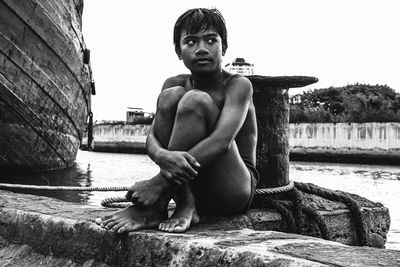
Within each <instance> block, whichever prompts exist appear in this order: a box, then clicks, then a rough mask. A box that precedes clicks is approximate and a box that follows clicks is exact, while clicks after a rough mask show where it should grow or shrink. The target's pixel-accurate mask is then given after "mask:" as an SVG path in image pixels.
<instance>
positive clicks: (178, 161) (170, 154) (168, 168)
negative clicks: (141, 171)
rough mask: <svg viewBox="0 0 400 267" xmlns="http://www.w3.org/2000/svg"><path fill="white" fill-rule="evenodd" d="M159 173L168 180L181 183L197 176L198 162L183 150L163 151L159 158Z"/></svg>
mask: <svg viewBox="0 0 400 267" xmlns="http://www.w3.org/2000/svg"><path fill="white" fill-rule="evenodd" d="M159 166H160V170H161V174H162V175H163V176H164V177H165V178H166V179H167V180H169V181H171V182H174V183H176V184H179V185H181V184H183V183H186V182H189V181H191V180H193V179H194V178H195V177H196V176H197V170H198V169H199V168H200V164H199V163H198V162H197V160H196V159H195V158H194V157H193V156H192V155H190V154H189V153H187V152H184V151H165V152H164V153H163V154H162V155H161V156H160V160H159Z"/></svg>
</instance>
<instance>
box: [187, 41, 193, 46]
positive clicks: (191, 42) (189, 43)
mask: <svg viewBox="0 0 400 267" xmlns="http://www.w3.org/2000/svg"><path fill="white" fill-rule="evenodd" d="M186 44H188V45H194V41H193V40H187V41H186Z"/></svg>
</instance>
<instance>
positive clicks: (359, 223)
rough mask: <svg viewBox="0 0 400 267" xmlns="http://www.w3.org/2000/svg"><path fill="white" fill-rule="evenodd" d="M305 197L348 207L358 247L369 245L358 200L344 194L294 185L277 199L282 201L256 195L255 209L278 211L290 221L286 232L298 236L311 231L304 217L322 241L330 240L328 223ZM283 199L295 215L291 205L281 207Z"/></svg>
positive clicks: (272, 197) (306, 185)
mask: <svg viewBox="0 0 400 267" xmlns="http://www.w3.org/2000/svg"><path fill="white" fill-rule="evenodd" d="M304 193H306V194H313V195H317V196H319V197H322V198H325V199H327V200H331V201H335V202H342V203H344V204H345V205H346V206H347V207H348V209H349V211H350V217H351V220H352V221H353V222H354V224H355V226H356V227H355V229H356V230H355V231H356V237H357V241H358V245H359V246H367V245H368V240H367V231H366V228H365V224H364V221H363V217H362V212H361V208H360V206H359V205H358V203H357V202H356V201H355V200H353V199H352V198H351V197H350V196H348V195H347V194H345V193H341V192H336V191H333V190H329V189H325V188H321V187H318V186H316V185H313V184H307V183H299V182H295V183H294V187H293V189H292V190H290V191H287V192H286V194H283V195H279V196H277V197H278V198H280V199H274V196H273V195H268V194H266V195H261V194H260V195H255V197H254V200H253V203H252V207H253V208H272V209H276V210H277V211H278V212H279V214H280V215H281V216H282V218H284V219H285V220H286V221H287V225H288V227H287V228H288V229H287V231H290V232H297V233H300V232H302V231H301V230H304V229H306V228H310V225H309V224H308V225H307V224H306V222H305V220H304V216H303V213H304V214H306V215H307V216H308V217H309V218H310V219H311V220H313V221H314V222H315V223H316V225H317V226H318V229H319V232H320V235H321V237H322V238H324V239H328V240H329V232H328V227H327V225H326V222H325V221H324V218H323V217H322V215H321V214H320V213H319V212H318V211H317V210H316V209H314V208H312V207H310V206H307V205H305V201H304V200H305V197H304ZM282 198H288V199H289V201H290V202H291V204H292V205H291V206H292V208H291V210H292V212H288V211H289V207H288V206H289V205H288V204H284V205H285V206H286V207H285V206H284V205H282V204H281V203H285V202H282ZM281 206H282V207H283V208H282V207H281ZM281 230H282V231H283V228H282V224H281ZM303 232H304V231H303Z"/></svg>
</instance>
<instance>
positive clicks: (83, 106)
mask: <svg viewBox="0 0 400 267" xmlns="http://www.w3.org/2000/svg"><path fill="white" fill-rule="evenodd" d="M82 8H83V0H0V168H1V169H27V170H31V171H42V170H50V169H60V168H66V167H69V166H71V165H73V164H74V161H75V157H76V153H77V151H78V149H79V146H80V142H81V139H82V133H83V129H84V127H85V126H86V122H87V118H88V114H89V112H90V101H91V99H90V94H91V92H90V91H91V87H90V80H91V77H90V76H91V70H90V65H89V64H84V62H83V53H84V51H85V49H86V47H85V44H84V42H83V38H82V34H81V14H82Z"/></svg>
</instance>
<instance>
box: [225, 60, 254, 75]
mask: <svg viewBox="0 0 400 267" xmlns="http://www.w3.org/2000/svg"><path fill="white" fill-rule="evenodd" d="M225 70H226V71H228V72H230V73H235V74H241V75H254V65H253V64H250V63H248V62H246V60H245V59H244V58H241V57H237V58H235V60H234V61H233V62H232V63H228V64H226V65H225Z"/></svg>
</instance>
